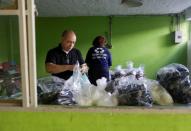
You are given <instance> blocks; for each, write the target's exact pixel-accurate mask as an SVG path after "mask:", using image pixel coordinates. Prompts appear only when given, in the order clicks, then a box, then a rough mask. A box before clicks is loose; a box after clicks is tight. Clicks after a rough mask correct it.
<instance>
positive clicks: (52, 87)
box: [38, 63, 117, 106]
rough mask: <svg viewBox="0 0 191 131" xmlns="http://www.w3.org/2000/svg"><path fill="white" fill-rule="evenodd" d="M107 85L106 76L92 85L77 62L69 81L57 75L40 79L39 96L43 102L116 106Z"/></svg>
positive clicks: (115, 101) (114, 98)
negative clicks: (107, 90)
mask: <svg viewBox="0 0 191 131" xmlns="http://www.w3.org/2000/svg"><path fill="white" fill-rule="evenodd" d="M106 86H107V81H106V79H105V78H102V79H99V80H97V86H94V85H92V84H91V83H90V82H89V80H88V77H87V76H86V75H85V74H82V73H81V72H80V67H79V64H78V63H77V64H76V66H75V68H74V71H73V75H72V76H71V77H70V78H69V79H68V80H67V81H64V80H62V79H60V78H57V77H47V78H42V79H39V80H38V98H39V102H40V103H43V104H60V105H80V106H116V105H117V100H116V97H115V96H114V95H112V94H111V93H109V92H106V91H105V88H106Z"/></svg>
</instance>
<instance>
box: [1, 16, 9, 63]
mask: <svg viewBox="0 0 191 131" xmlns="http://www.w3.org/2000/svg"><path fill="white" fill-rule="evenodd" d="M9 44H10V39H9V17H5V16H0V62H1V61H7V60H8V59H9V57H10V54H9V51H8V50H9V47H10V45H9Z"/></svg>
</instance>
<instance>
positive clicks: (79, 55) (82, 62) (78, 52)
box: [76, 50, 85, 65]
mask: <svg viewBox="0 0 191 131" xmlns="http://www.w3.org/2000/svg"><path fill="white" fill-rule="evenodd" d="M76 53H77V55H78V61H79V63H80V65H82V64H84V63H85V62H84V59H83V57H82V54H81V52H80V51H79V50H76Z"/></svg>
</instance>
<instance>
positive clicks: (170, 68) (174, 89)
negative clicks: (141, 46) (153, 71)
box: [157, 63, 191, 104]
mask: <svg viewBox="0 0 191 131" xmlns="http://www.w3.org/2000/svg"><path fill="white" fill-rule="evenodd" d="M157 80H158V81H159V83H160V84H161V85H162V86H163V87H164V88H165V89H166V90H167V91H168V92H169V93H170V94H171V96H172V98H173V100H174V102H176V103H182V104H188V103H191V94H190V92H191V83H190V78H189V70H188V69H187V68H186V67H185V66H184V65H181V64H176V63H173V64H170V65H167V66H165V67H163V68H161V69H160V70H159V71H158V73H157Z"/></svg>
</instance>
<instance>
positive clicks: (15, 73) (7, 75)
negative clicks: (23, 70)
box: [0, 62, 22, 99]
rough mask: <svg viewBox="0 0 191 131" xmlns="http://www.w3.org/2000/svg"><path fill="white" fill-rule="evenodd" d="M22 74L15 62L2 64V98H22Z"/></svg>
mask: <svg viewBox="0 0 191 131" xmlns="http://www.w3.org/2000/svg"><path fill="white" fill-rule="evenodd" d="M21 95H22V94H21V74H20V70H19V67H18V65H16V63H15V62H3V63H0V98H1V99H20V98H21Z"/></svg>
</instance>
